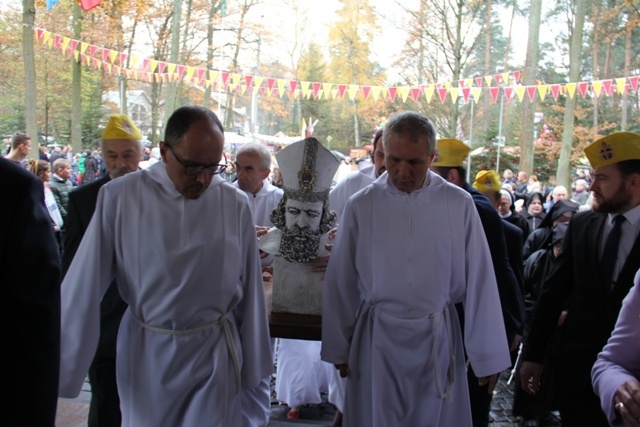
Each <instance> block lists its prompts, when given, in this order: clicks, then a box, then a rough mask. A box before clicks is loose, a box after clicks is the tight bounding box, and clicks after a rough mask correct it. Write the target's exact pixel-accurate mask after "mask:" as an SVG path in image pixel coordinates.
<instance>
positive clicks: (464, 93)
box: [462, 87, 471, 102]
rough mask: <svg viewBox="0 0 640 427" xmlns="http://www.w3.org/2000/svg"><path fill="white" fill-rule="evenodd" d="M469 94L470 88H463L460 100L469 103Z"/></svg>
mask: <svg viewBox="0 0 640 427" xmlns="http://www.w3.org/2000/svg"><path fill="white" fill-rule="evenodd" d="M470 94H471V88H470V87H463V88H462V98H464V102H469V95H470Z"/></svg>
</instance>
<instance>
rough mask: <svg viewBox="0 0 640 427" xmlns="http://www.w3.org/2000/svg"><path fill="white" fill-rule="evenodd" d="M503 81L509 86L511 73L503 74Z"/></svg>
mask: <svg viewBox="0 0 640 427" xmlns="http://www.w3.org/2000/svg"><path fill="white" fill-rule="evenodd" d="M502 81H503V82H504V84H509V73H508V72H507V73H502Z"/></svg>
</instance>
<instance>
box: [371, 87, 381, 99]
mask: <svg viewBox="0 0 640 427" xmlns="http://www.w3.org/2000/svg"><path fill="white" fill-rule="evenodd" d="M381 90H382V88H381V87H380V86H374V87H372V88H371V94H372V95H373V100H374V101H377V100H378V97H379V96H380V91H381Z"/></svg>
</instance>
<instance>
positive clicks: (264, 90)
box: [260, 87, 267, 96]
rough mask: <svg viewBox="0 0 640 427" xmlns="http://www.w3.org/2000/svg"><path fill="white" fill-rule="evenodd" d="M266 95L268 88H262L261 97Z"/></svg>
mask: <svg viewBox="0 0 640 427" xmlns="http://www.w3.org/2000/svg"><path fill="white" fill-rule="evenodd" d="M266 93H267V88H266V87H261V88H260V95H263V96H264V95H266Z"/></svg>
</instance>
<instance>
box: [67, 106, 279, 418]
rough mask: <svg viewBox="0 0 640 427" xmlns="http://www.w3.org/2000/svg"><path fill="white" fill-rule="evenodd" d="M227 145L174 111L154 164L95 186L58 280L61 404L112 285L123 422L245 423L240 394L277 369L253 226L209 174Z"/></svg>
mask: <svg viewBox="0 0 640 427" xmlns="http://www.w3.org/2000/svg"><path fill="white" fill-rule="evenodd" d="M223 146H224V129H223V127H222V124H221V123H220V120H219V119H218V118H217V116H216V115H215V114H214V113H213V112H212V111H211V110H209V109H206V108H203V107H195V106H187V107H181V108H179V109H177V110H176V111H175V112H174V113H173V114H172V115H171V117H170V118H169V120H168V122H167V126H166V131H165V136H164V140H163V141H161V142H160V151H161V156H162V162H158V163H156V164H155V165H153V166H151V167H149V168H147V169H145V170H142V171H140V172H135V173H129V174H127V175H125V176H123V177H120V178H118V179H114V180H112V181H111V182H109V183H107V184H105V185H104V186H103V187H102V188H101V190H100V192H99V194H98V201H97V204H96V208H95V213H94V215H93V218H92V220H91V222H90V224H89V227H88V228H87V231H86V233H85V236H84V238H83V239H82V242H81V244H80V246H79V247H78V250H77V252H76V255H75V257H74V259H73V261H72V263H71V265H70V266H69V269H68V271H67V274H66V276H65V278H64V281H63V283H62V328H61V329H62V339H61V342H62V345H61V348H62V352H61V368H60V396H61V397H75V396H77V395H78V393H79V392H80V389H81V388H82V383H83V380H84V376H85V374H86V372H87V370H88V368H89V365H90V364H91V361H92V359H93V358H94V355H95V349H96V347H97V345H98V338H99V321H100V313H99V306H100V300H101V298H102V296H103V295H104V294H105V293H106V292H107V289H108V287H109V286H110V284H111V282H112V280H113V279H114V278H116V281H117V284H118V291H119V293H120V295H121V296H122V299H123V300H124V301H125V302H126V303H127V304H128V305H129V307H128V308H127V310H126V311H125V314H124V315H123V317H122V320H121V324H120V328H119V330H118V337H117V349H116V351H117V358H116V377H117V384H118V393H119V395H120V409H121V411H122V425H123V426H124V427H138V426H142V427H144V426H160V425H166V426H178V425H180V426H192V425H193V426H197V425H202V423H203V422H206V423H208V424H209V425H215V426H233V427H236V426H242V417H240V414H241V411H242V407H241V402H240V397H239V396H240V389H241V388H248V389H252V388H254V387H256V386H257V385H258V383H259V382H260V381H261V380H262V379H263V378H265V377H266V376H267V375H268V374H269V373H270V372H271V371H272V370H273V362H272V359H271V355H270V345H269V331H268V324H267V315H266V308H265V299H264V290H263V287H262V275H261V272H260V259H259V256H258V250H257V240H256V234H255V224H254V223H253V216H252V214H251V207H250V205H249V201H248V200H247V196H246V195H245V194H243V193H241V192H240V191H238V190H237V189H235V188H233V187H231V186H230V185H229V184H227V183H226V182H224V180H223V179H222V178H221V177H220V176H217V175H218V174H219V173H220V172H221V171H222V170H224V167H225V165H221V164H220V160H221V158H222V149H223ZM106 157H109V156H108V155H107V156H106ZM124 167H125V166H124V165H122V168H124Z"/></svg>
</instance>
